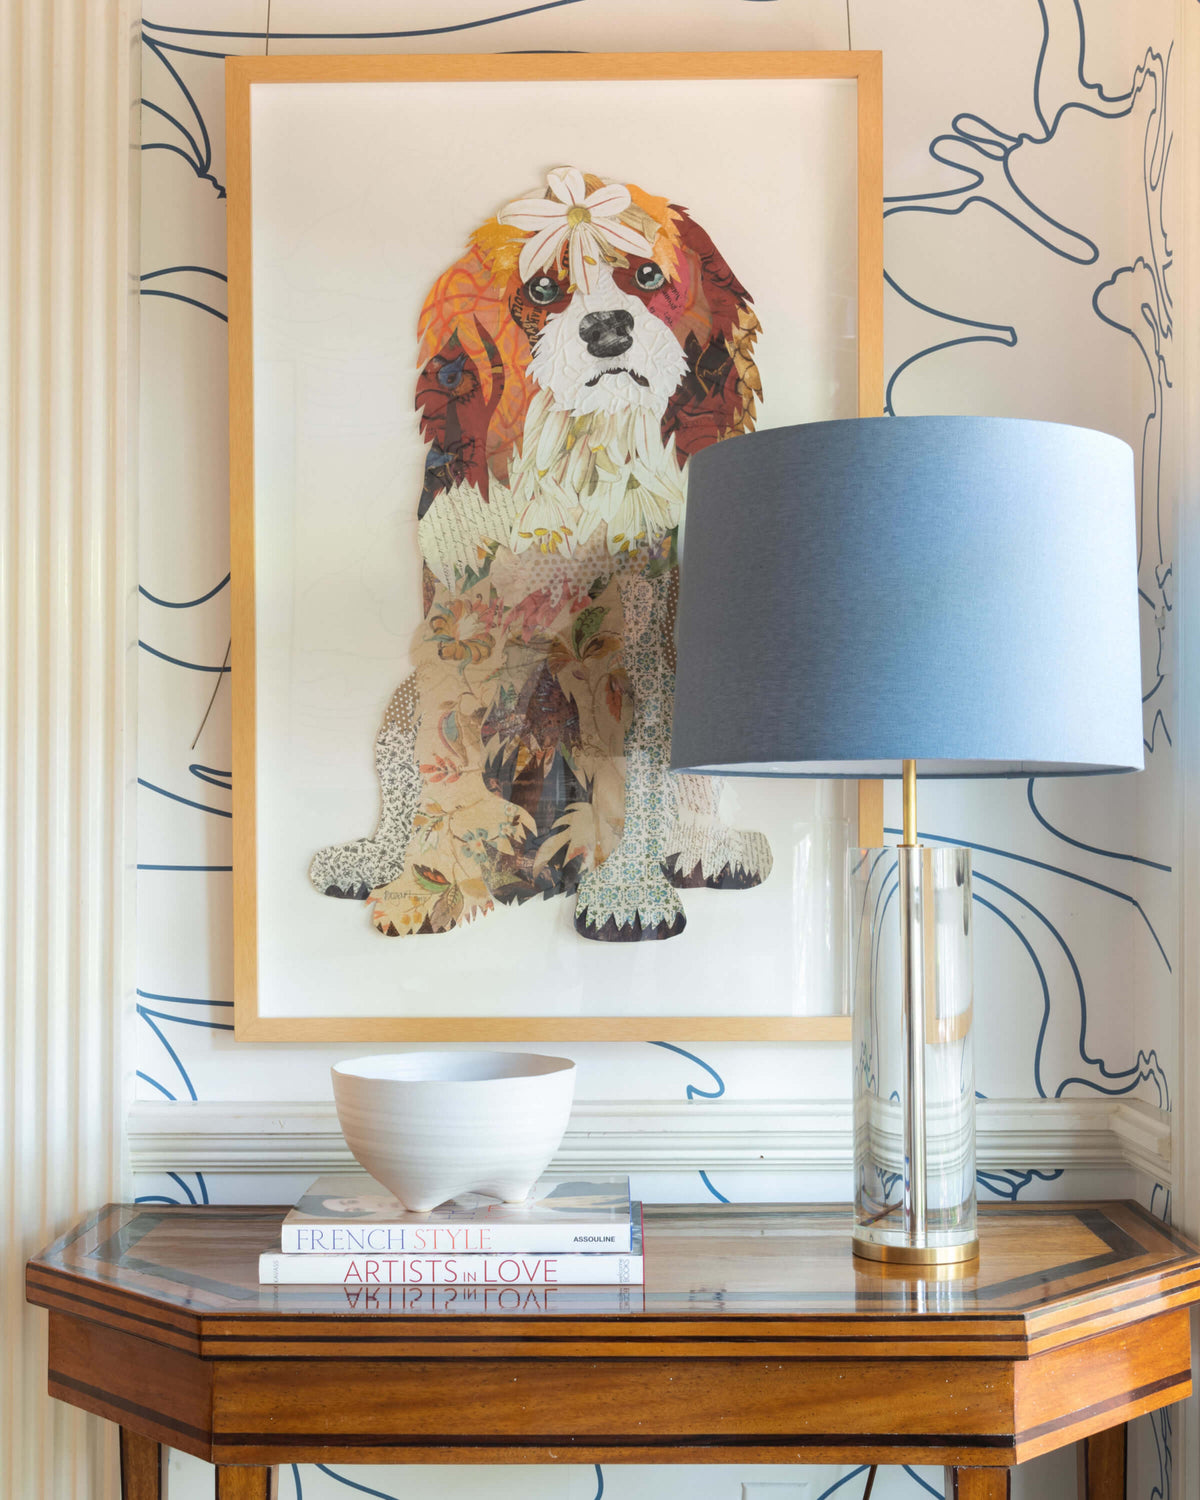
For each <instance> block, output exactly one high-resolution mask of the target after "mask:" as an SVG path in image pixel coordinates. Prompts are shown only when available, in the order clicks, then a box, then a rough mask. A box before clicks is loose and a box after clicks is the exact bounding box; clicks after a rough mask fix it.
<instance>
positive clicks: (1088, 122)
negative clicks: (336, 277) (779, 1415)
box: [137, 0, 1180, 1500]
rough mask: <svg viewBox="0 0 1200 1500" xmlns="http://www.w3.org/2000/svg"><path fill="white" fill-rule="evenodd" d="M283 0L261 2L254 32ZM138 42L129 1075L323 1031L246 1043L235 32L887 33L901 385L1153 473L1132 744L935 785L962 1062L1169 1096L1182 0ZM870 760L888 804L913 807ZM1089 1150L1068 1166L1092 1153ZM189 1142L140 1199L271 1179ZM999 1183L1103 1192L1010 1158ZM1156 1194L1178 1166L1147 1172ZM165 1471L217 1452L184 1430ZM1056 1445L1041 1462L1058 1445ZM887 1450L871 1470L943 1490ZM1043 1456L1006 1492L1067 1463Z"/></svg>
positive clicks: (323, 1092)
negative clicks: (208, 1165) (969, 990)
mask: <svg viewBox="0 0 1200 1500" xmlns="http://www.w3.org/2000/svg"><path fill="white" fill-rule="evenodd" d="M268 14H269V16H270V35H269V36H268V32H267V20H268ZM144 23H145V24H144V36H143V54H142V94H143V114H142V146H143V151H142V182H141V203H142V278H141V292H142V302H141V307H142V322H141V360H142V386H141V414H140V422H141V444H142V453H141V497H142V499H141V536H140V583H141V590H140V592H141V598H140V620H141V628H140V637H141V640H140V646H141V649H140V652H139V655H140V704H139V713H140V724H139V742H140V748H139V777H138V780H139V855H138V859H139V871H140V875H139V904H138V922H139V976H138V1017H139V1030H140V1036H139V1053H138V1059H137V1069H138V1075H139V1090H140V1093H141V1096H142V1097H144V1098H146V1099H155V1100H159V1101H162V1100H164V1099H167V1100H180V1101H187V1100H191V1099H196V1098H200V1099H228V1100H237V1099H261V1098H278V1099H303V1098H326V1097H328V1073H327V1069H328V1065H329V1062H330V1061H331V1060H332V1059H333V1058H334V1057H336V1056H338V1055H341V1054H342V1053H343V1051H344V1049H342V1048H335V1049H328V1048H318V1047H307V1046H304V1047H301V1046H295V1045H290V1046H288V1047H262V1046H248V1045H245V1044H237V1043H235V1042H233V1040H232V1035H231V1032H232V1018H231V1010H232V989H231V946H230V891H229V869H230V863H231V852H230V821H231V820H230V793H229V788H230V769H229V768H230V764H231V761H230V748H229V747H230V716H229V652H228V642H229V624H228V618H229V616H228V595H229V589H228V582H229V555H228V523H227V514H226V506H227V484H228V471H227V452H226V438H225V433H226V421H227V416H226V389H227V388H226V372H225V359H226V342H225V339H226V302H225V291H226V287H225V249H224V235H225V198H224V191H225V190H224V182H223V174H224V117H223V99H222V66H223V63H222V59H223V58H224V57H225V56H226V55H228V54H231V53H242V54H251V53H254V54H261V53H263V52H265V51H267V50H269V51H271V52H273V53H274V52H282V51H289V52H325V51H343V52H353V51H442V52H447V51H462V50H495V51H505V50H511V51H518V50H522V49H533V50H538V49H546V50H589V51H591V50H595V51H599V50H614V51H619V50H631V49H641V50H660V49H665V50H671V49H678V48H679V47H681V46H687V47H689V48H695V49H708V50H725V49H735V48H753V49H767V48H807V47H812V48H841V47H845V46H846V45H847V42H848V40H849V41H851V42H852V43H853V45H855V46H858V47H863V48H882V49H883V51H884V54H885V94H886V101H887V104H886V110H887V113H886V140H885V191H886V194H887V206H886V207H887V224H886V242H885V262H886V273H887V287H886V320H887V321H886V362H887V399H888V409H889V411H892V412H895V413H915V412H946V411H950V412H954V411H962V412H986V413H991V414H1000V415H1013V416H1026V417H1048V418H1053V419H1056V420H1062V421H1071V422H1078V423H1081V424H1083V425H1089V426H1095V427H1099V428H1103V429H1105V430H1108V431H1111V432H1115V433H1117V434H1118V435H1120V436H1122V437H1124V438H1125V439H1126V440H1127V441H1129V442H1130V443H1131V444H1132V445H1133V447H1134V450H1135V453H1136V454H1137V458H1138V470H1139V475H1140V492H1141V493H1140V510H1139V533H1138V537H1139V583H1140V598H1141V607H1142V626H1143V681H1144V693H1145V712H1144V739H1145V744H1146V755H1147V770H1146V772H1145V773H1144V774H1143V775H1142V776H1140V777H1137V778H1125V779H1123V780H1115V781H1091V780H1085V781H1082V782H1080V783H1069V782H1057V781H1047V780H1031V781H1029V782H1027V783H1012V784H995V785H993V786H977V785H971V786H955V785H953V784H949V783H947V784H937V785H929V786H927V787H925V788H923V789H922V792H921V807H920V825H921V831H922V834H923V836H925V837H926V838H929V839H941V840H943V841H945V842H951V843H961V842H970V843H971V845H972V846H973V848H974V849H975V851H976V852H975V872H976V880H975V900H976V905H977V914H978V920H977V923H976V944H977V947H976V975H977V984H976V989H977V999H978V1005H977V1008H976V1014H977V1017H978V1021H977V1035H978V1060H977V1080H978V1087H979V1089H980V1091H981V1092H982V1093H984V1094H987V1095H993V1096H998V1097H1007V1098H1013V1097H1029V1098H1035V1097H1041V1098H1056V1097H1092V1098H1095V1097H1102V1096H1108V1097H1132V1098H1135V1099H1140V1100H1143V1101H1146V1102H1147V1103H1148V1104H1150V1105H1153V1106H1156V1107H1162V1108H1169V1107H1170V1103H1171V1099H1172V1096H1173V1093H1174V1091H1175V1089H1176V1086H1177V1080H1176V1077H1175V1068H1174V1051H1175V1049H1174V1046H1173V1039H1174V1036H1175V1027H1176V1019H1177V988H1176V979H1175V973H1174V971H1175V968H1176V958H1175V955H1176V951H1177V933H1176V928H1175V908H1176V898H1177V887H1176V882H1175V878H1174V874H1173V868H1174V866H1175V865H1176V864H1177V863H1178V858H1177V850H1176V848H1175V843H1174V840H1175V833H1174V822H1173V808H1174V806H1175V792H1174V787H1175V775H1176V769H1175V763H1174V743H1173V742H1174V737H1175V691H1174V685H1173V678H1172V664H1173V659H1174V629H1175V627H1174V613H1173V611H1174V591H1173V559H1174V493H1173V485H1174V474H1175V464H1176V462H1177V445H1178V441H1179V432H1178V430H1177V429H1178V424H1179V422H1180V414H1179V406H1178V403H1177V397H1176V394H1175V381H1176V379H1177V376H1178V373H1179V372H1178V369H1177V365H1178V363H1179V361H1178V358H1177V356H1176V352H1175V349H1174V316H1175V298H1176V294H1177V289H1176V286H1175V283H1174V280H1173V270H1172V267H1173V262H1174V259H1175V256H1176V254H1177V249H1178V247H1177V245H1176V244H1175V239H1174V235H1175V231H1174V228H1173V212H1174V210H1173V200H1172V196H1171V194H1172V171H1173V163H1172V151H1171V139H1172V136H1171V131H1172V119H1173V102H1174V100H1173V96H1174V90H1175V87H1176V83H1177V79H1176V64H1175V62H1174V61H1173V56H1172V26H1173V25H1174V9H1173V7H1170V6H1168V5H1167V4H1166V3H1165V0H1152V3H1148V4H1143V5H1140V6H1138V7H1129V6H1123V5H1118V4H1114V3H1112V0H993V3H989V4H988V5H987V6H979V5H977V6H964V5H962V4H961V3H959V0H850V4H849V6H848V7H847V5H846V3H845V0H811V3H808V4H805V5H804V6H797V5H794V4H788V3H787V0H660V3H659V4H657V5H654V6H646V5H643V4H640V3H638V0H550V3H544V4H537V5H518V4H516V3H514V0H508V3H504V0H501V3H489V0H440V3H437V0H339V3H337V4H334V3H332V0H270V3H269V4H268V0H162V3H157V0H146V14H145V17H144ZM898 813H899V809H898V806H897V805H895V802H894V801H893V797H892V793H891V792H890V791H889V795H888V801H887V804H886V819H887V822H888V824H889V826H893V827H894V826H895V825H896V824H897V823H898ZM566 1050H569V1051H570V1052H571V1054H572V1055H573V1056H575V1057H576V1058H577V1060H578V1062H579V1066H580V1073H581V1077H580V1084H579V1093H580V1096H581V1097H593V1098H594V1097H606V1098H622V1097H623V1098H629V1099H653V1098H662V1099H683V1098H687V1099H691V1100H692V1101H694V1103H695V1105H696V1107H697V1108H703V1107H704V1106H705V1102H706V1101H707V1100H713V1099H717V1098H722V1097H724V1098H726V1099H738V1098H774V1099H780V1098H794V1097H801V1098H806V1099H815V1098H837V1097H844V1096H845V1095H846V1094H847V1093H848V1091H849V1058H848V1057H847V1056H845V1055H844V1053H843V1051H842V1049H838V1048H831V1047H813V1048H807V1049H786V1048H781V1047H756V1046H752V1045H749V1044H746V1045H719V1046H718V1045H711V1046H701V1047H698V1048H685V1047H677V1046H674V1045H673V1044H666V1043H660V1044H657V1045H654V1044H640V1045H629V1046H624V1047H615V1046H601V1045H595V1046H593V1045H587V1046H584V1045H580V1046H574V1047H570V1048H568V1049H566ZM1077 1176H1078V1174H1077ZM290 1186H291V1184H289V1183H288V1182H287V1181H286V1180H281V1181H280V1182H279V1183H278V1184H276V1185H275V1187H274V1189H272V1187H271V1185H270V1184H266V1183H262V1182H259V1181H257V1180H253V1179H246V1178H233V1177H229V1178H221V1177H219V1176H214V1175H213V1174H198V1173H195V1172H183V1171H179V1172H175V1173H171V1174H165V1175H163V1176H161V1177H160V1176H154V1177H147V1178H144V1179H142V1180H141V1181H140V1182H139V1185H138V1188H139V1193H140V1194H141V1195H142V1196H144V1197H145V1198H146V1199H147V1200H149V1201H161V1200H168V1201H178V1202H193V1201H194V1202H204V1201H207V1200H208V1199H209V1198H210V1197H211V1198H212V1200H213V1201H218V1200H220V1199H223V1198H224V1199H234V1198H237V1197H239V1196H242V1197H253V1196H258V1197H262V1196H266V1195H268V1194H269V1195H271V1196H275V1195H276V1194H277V1192H285V1193H286V1191H287V1190H288V1189H289V1188H290ZM638 1186H639V1190H640V1191H641V1192H643V1193H644V1194H645V1195H646V1196H647V1197H652V1198H653V1197H659V1198H671V1199H674V1200H676V1201H678V1200H681V1199H687V1198H694V1199H697V1200H703V1199H708V1200H710V1201H715V1200H721V1201H724V1200H726V1199H728V1198H737V1197H745V1196H750V1195H753V1196H758V1197H767V1196H772V1195H780V1196H810V1197H812V1196H822V1195H823V1194H828V1193H830V1192H836V1191H839V1190H840V1188H839V1187H838V1185H837V1184H836V1183H833V1184H831V1183H830V1181H828V1180H827V1179H824V1178H819V1177H818V1176H817V1175H816V1174H812V1175H810V1176H808V1177H804V1178H802V1177H801V1175H800V1174H790V1175H777V1176H773V1175H771V1174H766V1173H764V1174H753V1175H752V1174H737V1173H731V1172H724V1171H722V1170H721V1169H720V1168H719V1167H715V1166H713V1165H712V1164H711V1163H705V1162H697V1163H695V1171H694V1173H692V1174H676V1175H674V1176H672V1177H670V1178H661V1179H657V1180H654V1181H651V1180H649V1179H646V1180H645V1181H643V1182H640V1183H639V1184H638ZM980 1190H981V1194H982V1195H983V1196H985V1197H994V1198H1002V1199H1007V1200H1014V1199H1016V1198H1018V1197H1031V1196H1038V1197H1046V1196H1054V1195H1062V1194H1069V1193H1072V1192H1074V1193H1082V1192H1099V1191H1103V1190H1104V1184H1103V1183H1102V1182H1098V1181H1094V1180H1091V1179H1088V1180H1086V1181H1085V1180H1083V1179H1082V1178H1079V1180H1072V1179H1071V1178H1070V1177H1069V1176H1068V1177H1063V1176H1062V1175H1061V1174H1058V1173H1055V1172H1046V1171H1039V1170H1032V1169H1029V1168H1027V1167H1026V1166H1024V1165H1023V1164H1021V1163H1013V1164H1012V1165H1011V1167H1010V1168H1008V1169H1005V1170H1003V1171H987V1172H983V1173H981V1175H980ZM1146 1196H1147V1201H1148V1202H1149V1203H1150V1206H1151V1207H1152V1208H1153V1209H1154V1211H1155V1212H1159V1213H1162V1214H1164V1216H1169V1213H1170V1199H1169V1193H1168V1192H1167V1191H1166V1189H1165V1188H1163V1187H1162V1186H1161V1185H1160V1184H1147V1186H1146ZM1171 1444H1172V1429H1171V1414H1170V1413H1169V1412H1168V1413H1163V1414H1160V1415H1159V1416H1156V1417H1155V1418H1154V1419H1153V1420H1152V1421H1144V1422H1142V1423H1139V1424H1137V1426H1136V1428H1135V1430H1134V1468H1133V1471H1132V1472H1133V1474H1134V1478H1133V1479H1132V1480H1131V1486H1130V1494H1131V1496H1134V1495H1136V1496H1137V1497H1138V1500H1167V1497H1169V1496H1170V1495H1171ZM178 1463H179V1465H180V1468H181V1472H180V1476H179V1479H178V1481H177V1483H178V1484H180V1485H183V1486H184V1488H182V1489H181V1491H180V1493H182V1494H183V1495H185V1496H186V1495H187V1494H189V1493H191V1492H192V1491H191V1488H190V1486H192V1485H195V1484H199V1485H200V1489H198V1490H197V1491H196V1492H197V1493H203V1482H204V1480H203V1476H200V1477H199V1478H198V1477H197V1476H198V1475H199V1468H198V1466H192V1467H191V1468H189V1463H190V1461H184V1460H178ZM1056 1463H1057V1465H1058V1466H1057V1467H1055V1465H1056ZM665 1472H667V1473H669V1475H670V1476H671V1483H672V1484H673V1485H675V1486H676V1487H677V1488H679V1489H680V1492H681V1493H682V1492H684V1489H685V1488H686V1493H687V1494H689V1496H690V1495H695V1496H697V1497H700V1500H708V1497H709V1496H711V1497H712V1500H717V1497H718V1496H720V1497H722V1500H724V1497H729V1500H736V1497H738V1496H740V1493H741V1490H740V1486H741V1484H742V1483H743V1482H747V1483H748V1482H760V1483H761V1482H770V1483H776V1484H786V1485H789V1486H790V1485H793V1484H794V1485H796V1486H801V1485H807V1487H808V1488H807V1490H804V1489H801V1488H796V1489H795V1490H793V1491H790V1492H789V1491H787V1490H781V1491H777V1492H776V1494H777V1497H778V1500H792V1497H793V1495H794V1496H795V1497H796V1500H799V1497H800V1496H801V1495H805V1496H806V1497H807V1500H825V1497H828V1496H833V1495H837V1496H838V1497H839V1500H848V1497H857V1496H858V1495H860V1494H861V1493H862V1489H863V1487H864V1484H865V1479H866V1476H865V1473H864V1472H861V1471H858V1470H852V1469H851V1468H843V1469H820V1470H818V1469H795V1470H792V1469H787V1470H781V1469H772V1470H766V1469H763V1470H754V1471H752V1470H751V1469H750V1468H746V1469H737V1470H736V1471H734V1470H728V1469H724V1468H717V1469H704V1470H686V1471H684V1470H679V1471H676V1470H671V1471H665ZM663 1473H664V1471H656V1470H650V1469H624V1468H613V1469H610V1470H605V1471H604V1472H603V1473H600V1472H597V1471H595V1470H594V1469H593V1468H592V1467H590V1466H580V1467H571V1468H568V1469H563V1470H553V1471H547V1470H543V1469H525V1468H516V1469H507V1468H506V1469H497V1470H489V1471H488V1472H487V1488H488V1493H489V1495H490V1496H496V1497H507V1496H508V1495H509V1494H510V1493H511V1495H513V1496H514V1497H515V1496H516V1495H518V1494H520V1496H521V1497H522V1500H533V1497H539V1496H543V1495H544V1496H546V1497H550V1496H556V1497H558V1496H569V1497H571V1500H592V1497H594V1496H595V1497H598V1496H600V1495H601V1494H607V1495H608V1497H609V1500H635V1497H641V1496H642V1495H643V1494H645V1495H647V1496H648V1495H649V1494H651V1493H653V1494H654V1495H655V1496H656V1497H657V1496H660V1495H661V1494H662V1493H663V1488H664V1480H663V1478H662V1474H663ZM478 1477H479V1476H478V1474H477V1473H474V1472H470V1471H438V1470H426V1469H356V1468H350V1467H346V1466H338V1465H333V1466H324V1467H322V1466H312V1467H309V1466H301V1467H299V1468H296V1469H291V1468H287V1469H285V1470H284V1472H283V1475H282V1486H281V1493H282V1495H283V1496H284V1497H285V1500H291V1496H292V1495H293V1494H294V1495H295V1496H296V1497H298V1500H299V1497H304V1500H329V1497H331V1496H345V1497H349V1496H352V1495H355V1494H374V1495H382V1496H385V1497H393V1496H398V1495H400V1494H404V1495H405V1496H406V1497H418V1500H423V1497H424V1496H425V1495H426V1494H427V1493H428V1494H429V1495H430V1496H432V1495H433V1494H434V1492H435V1489H436V1493H437V1494H438V1495H439V1496H444V1495H446V1494H450V1495H451V1496H453V1495H454V1494H455V1493H456V1492H457V1491H458V1490H459V1489H461V1490H462V1492H463V1493H464V1494H465V1493H466V1492H467V1488H468V1486H470V1487H471V1489H472V1490H475V1489H477V1488H478ZM941 1482H942V1481H941V1475H940V1473H935V1472H933V1471H929V1470H912V1471H906V1470H904V1469H899V1468H898V1469H889V1470H886V1471H881V1473H880V1478H879V1482H878V1483H877V1485H876V1488H875V1491H874V1494H875V1496H876V1500H893V1497H904V1500H917V1497H920V1496H922V1495H925V1494H940V1493H941ZM1072 1483H1073V1481H1072V1479H1071V1475H1070V1467H1069V1464H1067V1465H1066V1466H1065V1467H1064V1463H1063V1462H1062V1461H1059V1460H1056V1459H1049V1460H1044V1461H1041V1462H1040V1463H1039V1464H1037V1465H1034V1466H1031V1468H1030V1470H1029V1472H1028V1473H1027V1474H1022V1475H1019V1476H1018V1479H1017V1482H1016V1484H1015V1486H1014V1494H1015V1495H1017V1496H1021V1495H1024V1496H1026V1497H1027V1500H1050V1497H1052V1496H1057V1495H1058V1494H1061V1493H1067V1492H1068V1491H1069V1490H1070V1487H1071V1484H1072Z"/></svg>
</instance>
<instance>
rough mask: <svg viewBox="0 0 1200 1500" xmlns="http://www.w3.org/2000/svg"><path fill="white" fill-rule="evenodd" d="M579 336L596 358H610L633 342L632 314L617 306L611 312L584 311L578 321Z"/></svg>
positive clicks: (621, 352)
mask: <svg viewBox="0 0 1200 1500" xmlns="http://www.w3.org/2000/svg"><path fill="white" fill-rule="evenodd" d="M579 337H580V338H581V339H582V340H583V342H584V343H585V344H586V345H587V349H588V353H589V354H591V355H594V356H595V358H596V359H612V358H613V356H614V355H617V354H624V353H625V351H626V349H628V348H630V347H631V345H632V344H633V314H632V313H627V312H626V311H625V309H624V308H622V307H619V308H616V309H614V310H613V311H612V312H590V313H585V314H584V316H583V317H582V318H581V319H580V322H579Z"/></svg>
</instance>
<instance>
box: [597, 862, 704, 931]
mask: <svg viewBox="0 0 1200 1500" xmlns="http://www.w3.org/2000/svg"><path fill="white" fill-rule="evenodd" d="M617 859H619V855H618V856H616V857H615V858H614V859H608V860H606V861H605V862H604V864H602V865H601V866H600V868H599V869H597V870H589V871H588V872H587V874H586V875H584V877H583V879H582V880H581V881H580V883H579V891H578V894H577V896H576V898H575V931H576V932H577V933H579V935H580V937H585V938H591V939H592V940H593V941H594V942H598V943H654V942H662V941H664V940H665V939H666V938H673V937H678V936H679V934H680V933H681V932H682V931H683V929H684V928H685V927H686V926H687V917H686V916H685V915H684V911H683V903H682V902H681V901H680V899H679V897H678V896H677V895H676V894H675V891H674V889H673V888H672V887H671V886H670V885H669V884H668V883H667V881H666V879H665V878H664V876H663V874H662V872H661V870H645V871H640V872H638V874H637V875H636V876H634V877H633V878H629V877H628V875H627V876H626V877H625V878H624V879H622V878H621V876H620V874H619V873H618V872H617V871H615V870H613V869H611V868H610V867H612V866H613V865H614V864H615V863H616V861H617ZM606 872H607V873H606Z"/></svg>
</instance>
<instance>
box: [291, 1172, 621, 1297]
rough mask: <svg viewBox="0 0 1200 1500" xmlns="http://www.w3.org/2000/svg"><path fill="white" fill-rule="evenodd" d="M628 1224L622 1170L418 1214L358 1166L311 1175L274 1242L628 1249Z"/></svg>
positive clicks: (361, 1248)
mask: <svg viewBox="0 0 1200 1500" xmlns="http://www.w3.org/2000/svg"><path fill="white" fill-rule="evenodd" d="M631 1224H632V1217H631V1213H630V1200H629V1179H628V1177H617V1178H610V1179H600V1180H597V1181H595V1182H559V1181H553V1180H550V1179H547V1178H542V1179H541V1180H540V1181H539V1182H538V1183H537V1184H536V1185H535V1187H534V1189H533V1192H532V1193H531V1194H530V1196H529V1198H527V1199H526V1201H525V1202H524V1203H500V1202H499V1201H498V1200H497V1199H495V1198H485V1197H483V1196H482V1195H480V1194H478V1193H464V1194H463V1195H462V1197H460V1198H451V1199H450V1200H449V1201H448V1202H446V1203H443V1204H441V1205H440V1206H439V1207H438V1208H435V1209H432V1210H431V1211H430V1212H429V1213H427V1214H418V1213H411V1212H410V1211H409V1210H408V1209H406V1208H405V1207H404V1205H403V1204H402V1203H400V1202H398V1201H397V1199H396V1198H395V1197H393V1195H392V1194H391V1193H389V1192H388V1190H387V1189H386V1188H385V1187H381V1186H380V1184H379V1183H377V1182H375V1181H374V1179H372V1178H370V1177H367V1176H366V1175H365V1174H363V1173H357V1174H344V1175H328V1176H325V1177H318V1178H317V1180H316V1182H314V1183H313V1184H312V1186H311V1187H309V1188H308V1189H307V1191H306V1192H305V1193H304V1195H303V1196H302V1197H301V1199H300V1201H299V1202H298V1203H297V1204H296V1206H295V1208H293V1209H292V1211H291V1212H290V1213H289V1214H288V1215H287V1217H286V1218H285V1219H284V1221H283V1230H282V1235H281V1241H280V1246H279V1248H280V1251H281V1252H282V1253H283V1254H285V1255H372V1256H378V1255H391V1256H396V1255H406V1256H414V1255H415V1256H421V1255H435V1256H446V1255H461V1254H471V1255H490V1254H498V1253H500V1252H502V1251H511V1250H516V1251H521V1252H522V1253H524V1254H528V1255H541V1254H554V1255H561V1254H564V1253H575V1254H584V1253H595V1252H598V1251H601V1252H609V1253H613V1254H621V1255H626V1256H628V1255H629V1254H630V1253H631V1251H632V1249H633V1245H632V1231H631ZM339 1279H340V1278H339Z"/></svg>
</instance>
